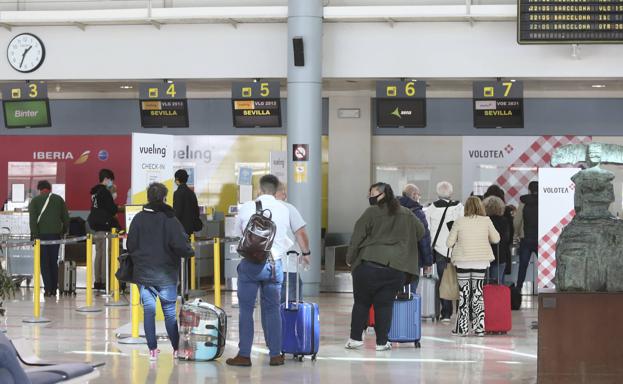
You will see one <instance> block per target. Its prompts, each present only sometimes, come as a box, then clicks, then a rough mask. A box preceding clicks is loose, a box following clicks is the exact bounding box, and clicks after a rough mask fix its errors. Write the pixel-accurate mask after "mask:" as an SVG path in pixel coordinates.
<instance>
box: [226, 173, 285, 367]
mask: <svg viewBox="0 0 623 384" xmlns="http://www.w3.org/2000/svg"><path fill="white" fill-rule="evenodd" d="M278 188H279V179H278V178H277V177H275V176H274V175H265V176H262V178H261V179H260V192H261V195H260V196H259V197H258V198H257V199H256V201H249V202H246V203H244V204H242V206H241V207H240V209H239V210H238V216H237V218H236V225H235V231H236V232H237V235H238V236H240V237H241V238H242V239H241V242H240V245H239V246H238V250H239V252H240V253H241V255H242V256H244V257H243V259H242V260H241V261H240V264H239V265H238V303H239V304H240V316H239V319H240V320H239V322H240V324H239V327H238V328H239V329H238V332H239V340H240V342H239V344H238V348H239V351H238V354H237V355H236V356H235V357H233V358H230V359H227V361H226V363H227V364H228V365H232V366H239V367H250V366H251V347H252V345H253V336H254V331H253V311H254V308H255V300H256V298H257V291H258V289H260V299H261V307H262V319H263V320H264V321H263V322H262V323H263V324H262V325H263V328H264V333H265V335H266V340H267V341H268V349H269V350H270V365H271V366H277V365H283V363H284V358H283V357H282V356H281V346H282V333H281V332H282V331H281V311H280V301H281V300H280V298H281V285H282V283H283V267H282V261H281V260H282V258H284V257H285V254H286V252H287V250H288V249H289V248H290V241H289V240H288V239H287V232H288V228H290V212H289V211H288V208H287V207H286V206H285V205H283V204H282V203H281V202H280V201H278V200H277V199H275V193H276V192H277V189H278ZM260 215H261V216H260ZM269 216H270V217H269ZM262 217H263V218H262ZM268 217H269V219H270V220H268V223H267V220H266V218H268ZM271 222H272V223H271ZM250 227H254V228H259V230H257V231H254V230H248V228H250ZM256 234H259V235H256ZM263 244H264V245H265V246H266V248H268V252H266V254H267V258H266V259H264V260H263V261H262V259H261V258H255V257H251V256H255V255H253V254H251V252H249V253H246V252H245V253H243V252H242V250H243V249H244V250H248V249H252V248H254V247H255V248H257V246H258V245H263Z"/></svg>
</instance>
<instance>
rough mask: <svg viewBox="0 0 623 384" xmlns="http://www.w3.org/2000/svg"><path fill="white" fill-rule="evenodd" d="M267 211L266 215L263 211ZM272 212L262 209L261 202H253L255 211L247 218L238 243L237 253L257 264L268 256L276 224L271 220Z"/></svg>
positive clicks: (264, 260)
mask: <svg viewBox="0 0 623 384" xmlns="http://www.w3.org/2000/svg"><path fill="white" fill-rule="evenodd" d="M266 212H268V215H265V213H266ZM272 217H273V214H272V212H271V211H270V210H268V209H262V202H261V201H259V200H258V201H256V202H255V213H254V214H253V216H251V218H250V219H249V222H248V223H247V227H246V228H245V229H244V232H243V234H242V238H240V242H239V243H238V253H239V254H240V255H241V256H242V257H244V258H246V259H248V260H249V261H252V262H254V263H257V264H263V263H265V262H266V260H267V259H268V258H269V257H270V249H271V248H272V246H273V240H274V239H275V233H276V232H277V226H275V223H274V222H273V220H272Z"/></svg>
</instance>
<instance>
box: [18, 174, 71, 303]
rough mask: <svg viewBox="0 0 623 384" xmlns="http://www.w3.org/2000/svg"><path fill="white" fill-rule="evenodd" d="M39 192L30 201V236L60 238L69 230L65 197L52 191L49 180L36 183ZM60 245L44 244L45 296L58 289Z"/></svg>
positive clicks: (42, 261) (42, 269)
mask: <svg viewBox="0 0 623 384" xmlns="http://www.w3.org/2000/svg"><path fill="white" fill-rule="evenodd" d="M37 190H38V191H39V195H38V196H36V197H34V198H33V199H32V200H31V201H30V204H29V205H28V214H29V218H30V236H31V237H32V238H33V239H40V240H60V238H61V236H62V235H64V234H66V233H67V231H68V230H69V212H68V211H67V205H66V204H65V200H63V198H62V197H60V196H59V195H56V194H54V193H52V185H50V183H49V182H48V181H47V180H41V181H39V183H38V184H37ZM59 248H60V245H58V244H52V245H42V246H41V261H40V264H41V276H42V277H43V286H44V294H43V295H44V296H45V297H49V296H56V290H57V289H58V250H59Z"/></svg>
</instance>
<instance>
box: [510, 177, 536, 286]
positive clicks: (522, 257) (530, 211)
mask: <svg viewBox="0 0 623 384" xmlns="http://www.w3.org/2000/svg"><path fill="white" fill-rule="evenodd" d="M528 191H530V193H529V194H527V195H523V196H521V197H520V198H519V201H520V203H519V207H517V212H515V220H514V226H515V235H516V236H517V237H519V272H518V274H517V284H516V286H517V288H519V290H521V288H522V287H523V283H524V281H525V280H526V271H527V269H528V264H529V263H530V257H532V253H533V252H534V253H535V254H537V255H538V247H539V183H538V182H537V181H531V182H530V184H528Z"/></svg>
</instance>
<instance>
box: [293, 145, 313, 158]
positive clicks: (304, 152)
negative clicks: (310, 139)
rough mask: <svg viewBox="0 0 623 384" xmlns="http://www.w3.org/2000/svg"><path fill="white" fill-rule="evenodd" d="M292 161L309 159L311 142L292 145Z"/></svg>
mask: <svg viewBox="0 0 623 384" xmlns="http://www.w3.org/2000/svg"><path fill="white" fill-rule="evenodd" d="M292 161H309V144H294V145H292Z"/></svg>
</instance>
